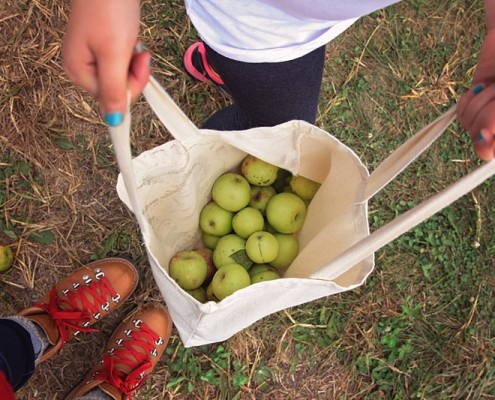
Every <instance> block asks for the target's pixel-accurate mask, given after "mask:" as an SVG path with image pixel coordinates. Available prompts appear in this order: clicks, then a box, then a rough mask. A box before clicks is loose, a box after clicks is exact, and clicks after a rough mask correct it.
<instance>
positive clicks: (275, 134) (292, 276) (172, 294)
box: [110, 78, 495, 347]
mask: <svg viewBox="0 0 495 400" xmlns="http://www.w3.org/2000/svg"><path fill="white" fill-rule="evenodd" d="M144 94H145V97H146V99H147V101H148V103H149V104H150V106H151V107H152V108H153V110H154V111H155V113H156V115H157V116H158V118H159V119H160V120H161V121H162V123H163V124H164V125H165V126H166V127H167V129H168V130H169V131H170V133H171V134H172V135H173V136H174V137H175V140H172V141H170V142H167V143H164V144H163V145H161V146H158V147H156V148H154V149H152V150H149V151H146V152H144V153H142V154H141V155H139V156H138V157H136V158H135V159H134V160H132V161H131V153H130V145H129V134H130V113H128V114H127V117H126V120H125V122H124V124H122V125H121V126H119V127H117V128H110V134H111V137H112V141H113V143H114V148H115V152H116V157H117V161H118V163H119V168H120V171H121V173H120V175H119V179H118V183H117V191H118V194H119V197H120V198H121V199H122V201H123V202H124V203H125V204H126V205H127V206H128V207H129V209H130V210H132V211H133V212H134V214H135V216H136V218H137V220H138V222H139V226H140V228H141V231H142V235H143V240H144V244H145V247H146V250H147V253H148V257H149V261H150V265H151V269H152V271H153V276H154V278H155V280H156V283H157V285H158V287H159V289H160V291H161V293H162V295H163V297H164V300H165V302H166V303H167V305H168V307H169V310H170V313H171V315H172V318H173V320H174V324H175V326H176V328H177V330H178V332H179V334H180V337H181V339H182V340H183V342H184V345H185V346H186V347H192V346H199V345H203V344H208V343H214V342H220V341H223V340H226V339H228V338H229V337H231V336H232V335H234V334H235V333H237V332H239V331H241V330H242V329H244V328H246V327H247V326H249V325H251V324H253V323H254V322H256V321H258V320H260V319H261V318H263V317H265V316H267V315H269V314H271V313H274V312H277V311H280V310H283V309H285V308H288V307H292V306H297V305H299V304H303V303H307V302H311V301H313V300H316V299H319V298H322V297H325V296H330V295H333V294H336V293H340V292H343V291H347V290H352V289H354V288H356V287H358V286H360V285H362V284H363V283H364V281H365V280H366V278H367V277H368V276H369V274H370V273H371V272H372V271H373V268H374V252H375V251H376V250H378V249H379V248H381V247H382V246H384V245H385V244H387V243H389V242H390V241H392V240H393V239H395V238H396V237H397V236H399V235H400V234H402V233H404V232H406V231H407V230H409V229H411V228H412V227H413V226H415V225H417V224H419V223H420V222H422V221H423V220H425V219H426V218H428V217H429V216H431V215H433V214H434V213H436V212H438V211H440V210H441V209H442V208H444V207H446V206H447V205H449V204H450V203H452V202H453V201H455V200H456V199H457V198H459V197H461V196H463V195H464V194H466V193H468V192H469V191H470V190H472V189H473V188H474V187H476V186H477V185H478V184H480V183H481V182H483V181H484V180H485V179H487V178H488V177H490V176H491V175H493V174H494V173H495V163H494V162H491V163H486V164H484V165H483V166H482V167H480V168H479V169H477V170H475V171H474V172H473V173H471V174H470V175H468V176H467V177H465V178H464V179H463V180H462V181H459V182H457V183H456V184H454V185H452V187H449V188H447V189H446V190H445V191H443V192H441V193H439V194H438V195H437V196H434V197H433V198H431V199H429V200H428V201H426V202H425V203H423V204H421V205H420V206H418V207H416V208H414V209H413V210H411V211H410V212H408V213H405V214H404V215H403V216H401V217H399V218H397V219H396V220H394V221H391V222H390V223H389V224H387V225H385V226H384V227H382V228H381V229H379V230H377V231H375V232H373V233H372V234H370V232H369V227H368V209H367V207H368V206H367V202H368V200H369V199H370V198H371V196H373V195H374V194H375V193H376V192H377V191H379V190H380V189H381V188H382V187H383V186H384V185H386V184H387V183H388V182H390V181H391V180H392V179H393V178H394V177H395V176H396V175H397V174H398V173H400V171H402V170H403V169H404V168H405V167H406V166H407V165H408V164H409V163H410V162H412V161H413V160H414V159H415V158H416V157H417V156H418V155H419V154H420V153H421V152H422V151H423V150H424V149H426V148H427V147H428V146H429V145H430V144H431V143H432V142H433V141H434V140H435V139H436V138H437V137H438V136H439V135H440V134H441V133H442V132H443V131H444V130H445V129H446V127H447V126H448V125H449V124H450V123H451V121H452V120H453V118H454V117H455V107H453V108H452V109H451V110H449V111H448V112H447V113H446V114H445V115H443V116H442V117H440V118H439V119H438V120H436V121H435V122H433V123H432V124H431V125H429V126H428V127H426V128H425V129H423V130H422V131H420V132H418V133H417V134H416V135H415V136H413V137H412V138H411V139H409V140H408V141H407V142H406V143H404V145H403V146H401V147H400V148H399V149H397V150H396V151H395V152H394V153H393V154H392V155H391V156H389V157H388V158H387V159H386V160H385V161H384V162H383V163H382V164H381V165H380V166H379V167H378V168H377V169H376V170H375V171H374V172H373V173H372V174H371V175H369V173H368V170H367V169H366V167H365V166H364V165H363V163H362V162H361V161H360V159H359V157H358V156H357V155H356V154H355V153H354V152H353V151H352V150H351V149H350V148H348V147H347V146H345V145H344V144H343V143H341V142H340V141H338V140H337V139H336V138H334V137H333V136H332V135H330V134H329V133H327V132H325V131H323V130H321V129H319V128H317V127H315V126H313V125H311V124H308V123H305V122H302V121H292V122H288V123H284V124H282V125H279V126H276V127H272V128H256V129H250V130H247V131H236V132H220V131H211V130H199V129H197V128H196V127H195V126H194V124H192V122H191V121H190V120H189V119H188V118H187V117H186V116H185V115H184V114H183V113H182V111H181V110H180V109H179V108H178V107H177V105H176V104H175V103H174V102H173V100H172V99H171V98H170V97H169V96H168V94H167V93H166V92H165V91H164V90H163V88H161V86H160V85H159V84H158V83H157V81H156V80H155V79H153V78H151V80H150V83H149V84H148V86H147V87H146V89H145V93H144ZM248 153H249V154H253V155H255V156H256V157H259V158H261V159H263V160H265V161H267V162H270V163H273V164H275V165H278V166H279V167H282V168H285V169H288V170H290V171H291V172H292V173H294V174H301V175H303V176H306V177H308V178H310V179H313V180H316V181H318V182H320V183H321V184H322V185H321V188H320V190H319V191H318V193H317V195H316V196H315V198H314V199H313V201H312V203H311V205H310V207H309V209H308V215H307V219H306V222H305V224H304V227H303V228H302V230H301V231H300V232H299V239H300V245H301V250H300V253H299V255H298V257H297V258H296V260H294V262H293V264H292V265H291V266H290V267H289V269H288V270H287V272H286V274H285V276H284V278H283V279H279V280H274V281H268V282H263V283H258V284H256V285H252V286H249V287H247V288H245V289H242V290H240V291H238V292H236V293H234V294H233V295H231V296H229V297H227V298H225V299H224V300H223V301H221V302H219V303H214V302H208V303H206V304H201V303H199V302H198V301H196V300H195V299H193V298H192V297H191V296H190V295H189V294H187V293H186V292H184V291H183V290H182V289H181V288H179V286H178V285H177V284H176V283H175V281H174V280H173V279H171V278H170V277H169V275H168V273H167V271H168V264H169V261H170V259H171V258H172V256H173V255H174V254H176V253H177V252H178V251H181V250H185V249H191V248H194V247H197V246H198V245H199V244H200V231H199V227H198V221H199V213H200V211H201V209H202V207H203V206H204V205H205V204H206V203H207V202H208V201H209V200H210V190H211V186H212V184H213V181H214V180H215V179H216V178H217V177H218V176H219V175H221V174H222V173H223V172H226V171H228V170H231V169H235V168H237V167H238V166H239V164H240V162H241V160H242V159H243V158H244V157H245V155H246V154H248Z"/></svg>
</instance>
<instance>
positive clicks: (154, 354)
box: [150, 349, 158, 357]
mask: <svg viewBox="0 0 495 400" xmlns="http://www.w3.org/2000/svg"><path fill="white" fill-rule="evenodd" d="M150 354H151V355H152V356H153V357H156V356H157V355H158V352H157V351H156V349H153V351H151V352H150Z"/></svg>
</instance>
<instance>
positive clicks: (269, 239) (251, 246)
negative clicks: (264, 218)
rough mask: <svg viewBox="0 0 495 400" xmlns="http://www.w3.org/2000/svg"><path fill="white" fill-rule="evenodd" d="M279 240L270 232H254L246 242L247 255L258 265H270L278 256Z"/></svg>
mask: <svg viewBox="0 0 495 400" xmlns="http://www.w3.org/2000/svg"><path fill="white" fill-rule="evenodd" d="M278 248H279V245H278V240H277V238H276V237H275V236H274V235H273V234H272V233H270V232H266V231H258V232H254V233H253V234H252V235H251V236H249V238H248V239H247V241H246V253H247V255H248V257H249V258H250V260H251V261H253V262H254V263H257V264H263V263H269V262H271V261H273V260H275V258H276V257H277V255H278Z"/></svg>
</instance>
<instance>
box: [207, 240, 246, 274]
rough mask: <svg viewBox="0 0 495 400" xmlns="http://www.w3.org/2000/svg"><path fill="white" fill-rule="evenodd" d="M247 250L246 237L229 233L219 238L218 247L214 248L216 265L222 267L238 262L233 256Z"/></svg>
mask: <svg viewBox="0 0 495 400" xmlns="http://www.w3.org/2000/svg"><path fill="white" fill-rule="evenodd" d="M245 251H246V239H244V238H241V237H240V236H238V235H236V234H235V233H229V234H228V235H225V236H222V237H221V238H220V239H218V243H217V247H215V250H213V263H214V264H215V267H217V269H218V268H220V267H222V266H224V265H226V264H232V263H237V261H236V259H235V258H232V256H233V255H234V257H235V254H238V253H239V252H245Z"/></svg>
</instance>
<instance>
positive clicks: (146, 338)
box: [65, 303, 172, 400]
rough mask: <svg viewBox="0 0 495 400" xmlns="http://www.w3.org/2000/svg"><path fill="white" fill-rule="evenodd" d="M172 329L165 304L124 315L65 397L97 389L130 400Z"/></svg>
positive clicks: (157, 357)
mask: <svg viewBox="0 0 495 400" xmlns="http://www.w3.org/2000/svg"><path fill="white" fill-rule="evenodd" d="M171 332H172V319H171V318H170V314H169V313H168V310H167V308H166V307H165V306H163V305H162V304H159V303H150V304H146V305H145V306H143V307H142V308H140V309H138V310H137V311H135V312H134V313H133V314H131V315H130V316H129V317H127V318H126V319H125V320H124V321H123V322H122V323H121V324H120V325H119V326H118V328H117V329H116V330H115V332H114V333H113V335H112V337H111V338H110V340H109V342H108V344H107V346H106V348H105V353H104V355H103V359H102V361H101V362H100V363H98V364H96V365H95V366H94V367H93V368H92V369H91V370H90V371H89V372H88V374H87V375H86V377H85V378H84V379H83V381H82V382H81V383H80V384H79V385H77V386H76V387H75V388H74V389H73V390H72V391H71V392H70V393H69V395H68V396H67V397H66V398H65V400H75V399H77V398H79V397H81V396H83V395H85V394H87V393H89V392H90V391H92V390H94V389H95V388H99V389H100V390H101V391H103V392H104V393H105V394H107V395H109V396H110V397H111V398H112V399H114V400H131V394H133V393H134V392H135V391H136V390H137V389H139V388H140V387H141V386H142V385H143V384H144V382H145V380H146V378H147V377H148V375H149V374H150V373H151V371H153V368H154V367H155V365H156V364H157V363H158V361H159V360H160V357H161V356H162V354H163V352H164V351H165V348H166V347H167V343H168V340H169V338H170V334H171Z"/></svg>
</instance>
